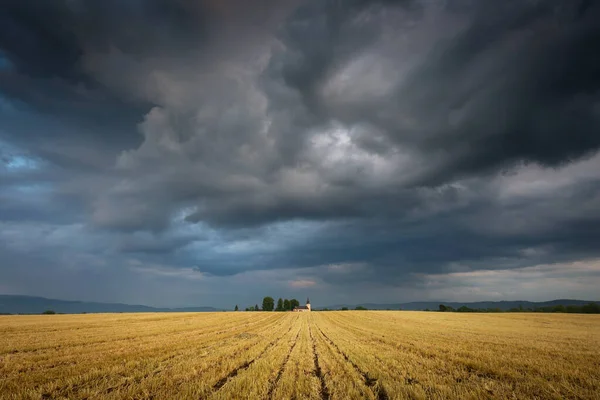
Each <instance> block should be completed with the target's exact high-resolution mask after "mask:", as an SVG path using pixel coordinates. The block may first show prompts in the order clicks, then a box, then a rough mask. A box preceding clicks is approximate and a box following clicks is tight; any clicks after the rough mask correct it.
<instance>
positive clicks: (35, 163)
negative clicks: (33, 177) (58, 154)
mask: <svg viewBox="0 0 600 400" xmlns="http://www.w3.org/2000/svg"><path fill="white" fill-rule="evenodd" d="M0 162H1V164H0V165H1V166H2V167H3V168H4V169H6V170H8V171H9V172H21V171H31V170H36V169H40V168H41V167H42V162H41V161H40V160H38V159H36V158H35V157H31V156H29V155H27V154H26V153H25V152H23V151H20V150H19V149H18V148H16V147H15V146H12V145H11V144H9V143H7V142H5V141H2V140H0Z"/></svg>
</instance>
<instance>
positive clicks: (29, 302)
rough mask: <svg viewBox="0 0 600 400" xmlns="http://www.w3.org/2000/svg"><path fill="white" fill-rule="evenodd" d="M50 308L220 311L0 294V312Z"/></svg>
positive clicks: (59, 310) (75, 311)
mask: <svg viewBox="0 0 600 400" xmlns="http://www.w3.org/2000/svg"><path fill="white" fill-rule="evenodd" d="M46 310H52V311H55V312H57V313H64V314H82V313H119V312H210V311H222V310H223V309H222V308H216V307H207V306H200V307H175V308H168V307H151V306H145V305H141V304H124V303H102V302H91V301H77V300H59V299H49V298H46V297H38V296H26V295H6V294H5V295H3V294H0V314H41V313H42V312H44V311H46Z"/></svg>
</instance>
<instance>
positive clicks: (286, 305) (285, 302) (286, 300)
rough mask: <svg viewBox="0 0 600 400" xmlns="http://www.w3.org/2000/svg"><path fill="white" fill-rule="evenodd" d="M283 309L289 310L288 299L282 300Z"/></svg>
mask: <svg viewBox="0 0 600 400" xmlns="http://www.w3.org/2000/svg"><path fill="white" fill-rule="evenodd" d="M283 309H284V311H290V310H291V307H290V301H289V300H288V299H285V300H283Z"/></svg>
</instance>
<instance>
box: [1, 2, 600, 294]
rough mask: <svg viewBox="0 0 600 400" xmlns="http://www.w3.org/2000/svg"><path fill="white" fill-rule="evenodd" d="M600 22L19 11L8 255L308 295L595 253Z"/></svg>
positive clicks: (258, 9)
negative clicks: (273, 286) (266, 285)
mask: <svg viewBox="0 0 600 400" xmlns="http://www.w3.org/2000/svg"><path fill="white" fill-rule="evenodd" d="M597 21H600V6H599V5H598V4H597V3H596V2H593V1H585V0H584V1H566V0H545V1H505V2H500V3H499V2H497V1H491V0H489V1H488V0H486V1H477V2H476V1H469V0H454V1H441V0H440V1H436V0H428V1H426V0H422V1H419V0H410V1H409V0H405V1H366V0H350V1H338V0H331V1H320V0H319V1H317V0H314V1H300V0H298V1H286V2H281V1H259V2H252V3H249V2H241V1H236V0H227V1H212V0H204V1H200V0H198V1H193V0H189V1H188V0H179V1H167V0H150V1H129V2H122V1H117V0H110V1H102V2H98V1H91V0H90V1H84V0H75V1H67V0H64V1H52V2H37V1H33V0H31V1H16V0H14V1H12V0H11V1H8V2H6V4H4V5H3V7H2V10H0V121H1V122H0V162H1V164H0V224H1V225H0V233H1V234H2V238H3V240H4V243H5V244H4V245H3V246H2V247H1V249H0V251H1V252H2V254H7V255H8V254H10V259H11V263H12V264H14V265H17V264H18V266H19V268H22V265H24V264H23V262H17V261H16V260H18V254H19V252H21V253H26V252H27V251H31V250H32V248H31V246H30V243H29V241H30V240H31V239H30V238H37V241H38V242H39V243H40V245H39V247H38V248H37V250H36V257H39V258H36V260H46V261H45V262H47V263H48V265H49V267H48V268H50V269H57V270H58V269H60V265H61V263H64V262H65V259H68V257H67V256H66V255H65V254H72V255H73V260H75V261H73V262H69V263H67V264H68V265H70V266H72V267H73V268H75V266H77V268H80V267H81V265H87V264H90V265H92V266H94V267H93V268H92V270H93V271H94V273H99V274H100V272H98V271H105V275H103V279H104V280H105V283H106V282H108V281H110V279H108V275H106V274H109V272H106V271H110V274H114V276H115V279H116V280H118V279H119V278H118V277H119V276H121V277H124V278H123V282H128V283H127V285H130V286H131V285H135V282H136V279H137V278H136V277H138V275H139V284H140V285H141V286H140V287H142V286H143V285H150V283H149V282H151V281H152V280H153V279H168V280H169V282H171V281H172V280H177V279H183V280H186V279H187V280H189V281H193V282H196V283H197V284H199V285H200V283H198V282H200V281H201V280H202V279H208V280H210V282H220V283H218V284H217V286H218V285H223V286H222V287H223V288H225V287H228V286H227V283H225V282H234V281H235V280H236V279H241V278H239V276H243V277H244V279H246V278H248V274H253V273H254V274H257V275H256V276H263V277H264V276H267V277H274V278H273V282H280V281H279V280H278V279H281V282H283V283H282V284H284V285H288V284H289V285H290V287H292V288H306V289H307V290H309V289H308V288H316V287H318V286H319V285H320V284H326V285H333V286H336V287H338V288H339V290H345V289H343V288H348V287H350V286H352V285H356V284H358V283H360V282H365V284H366V285H367V284H373V285H376V287H381V286H385V285H388V286H394V285H396V286H402V285H418V284H419V282H422V281H423V279H424V278H423V275H424V274H425V275H428V276H429V275H432V276H433V275H436V274H448V273H454V272H456V271H461V273H462V272H464V271H479V270H494V271H498V270H503V269H520V268H526V267H529V266H531V265H537V264H543V263H545V264H550V263H553V262H564V263H568V262H570V261H574V260H586V259H592V258H596V257H598V256H599V255H600V254H599V253H598V249H597V246H596V241H597V238H598V237H600V232H598V229H597V228H596V227H597V226H599V225H598V222H599V221H596V219H597V218H596V217H595V216H596V215H600V175H599V174H598V172H597V171H598V170H599V169H600V156H599V155H598V153H597V152H598V148H599V147H600V135H599V134H598V132H600V78H599V77H600V58H598V56H597V54H600V45H599V43H600V28H599V27H600V24H598V23H597ZM24 259H25V258H24ZM103 260H104V261H105V262H106V260H109V262H110V263H111V265H112V266H113V267H111V268H107V267H106V266H102V265H103V264H102V261H103ZM4 268H7V267H4ZM36 268H39V267H36ZM94 268H97V269H94ZM60 270H61V274H63V275H64V276H67V275H68V269H60ZM92 270H87V269H85V268H84V269H82V270H78V272H77V274H74V275H73V276H74V278H73V279H74V280H77V279H82V278H81V277H83V276H86V274H88V275H87V276H91V275H89V274H92V272H90V271H92ZM280 271H283V272H280ZM38 272H39V271H38ZM0 273H1V269H0ZM279 273H281V274H282V275H277V274H279ZM132 274H133V275H132ZM136 274H138V275H136ZM269 274H270V275H269ZM286 274H290V275H293V276H290V277H289V278H287V277H286ZM17 275H18V274H16V275H15V274H8V273H6V274H5V276H6V279H9V278H10V277H14V276H17ZM63 275H61V276H63ZM75 275H76V276H75ZM92 275H93V274H92ZM453 276H454V275H453ZM295 277H297V279H295ZM275 278H276V279H275ZM11 279H12V278H11ZM14 279H17V278H14ZM248 279H250V278H248ZM286 279H287V280H286ZM449 279H450V278H449ZM452 279H455V278H454V277H453V278H452ZM456 279H458V278H456ZM469 279H471V278H469ZM227 280H229V281H227ZM288 280H289V282H288ZM15 282H16V281H15ZM18 282H19V284H20V285H21V284H22V283H23V282H24V280H23V276H21V275H19V277H18ZM152 282H155V283H157V284H158V282H159V281H158V280H157V281H152ZM207 282H208V281H207ZM286 282H287V283H286ZM452 282H453V283H452V284H455V285H458V283H457V281H456V280H452ZM70 284H71V283H70V282H69V283H68V284H65V288H68V286H69V285H70ZM235 284H237V283H235ZM124 285H125V284H124ZM206 285H208V286H207V287H209V286H210V285H211V283H206ZM377 285H379V286H377ZM117 286H118V285H117ZM258 286H260V285H258ZM258 286H257V287H256V288H254V289H251V290H257V291H258V290H259V289H260V288H259V287H258ZM148 287H150V286H148ZM365 287H366V286H365ZM189 288H191V289H190V290H191V291H192V292H193V291H194V289H193V285H192V286H190V287H189ZM117 289H118V288H116V286H115V289H114V290H117ZM122 289H123V288H121V289H118V290H122ZM238 289H239V288H238ZM238 289H236V290H238ZM65 290H66V289H65ZM232 290H233V289H232ZM249 290H250V289H249ZM310 290H316V289H310ZM348 290H350V289H348ZM364 290H365V296H368V295H369V292H368V290H370V289H364ZM138 292H139V293H142V292H143V290H142V289H140V290H139V291H138ZM174 292H177V290H176V289H175V290H174ZM136 293H137V292H136ZM375 293H376V292H371V295H375ZM140 296H143V294H141V295H140ZM186 296H188V295H187V294H186ZM186 298H189V297H186Z"/></svg>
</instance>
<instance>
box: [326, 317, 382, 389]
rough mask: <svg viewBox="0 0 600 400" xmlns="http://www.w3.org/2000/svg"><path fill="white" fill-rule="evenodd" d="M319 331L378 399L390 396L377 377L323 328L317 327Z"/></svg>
mask: <svg viewBox="0 0 600 400" xmlns="http://www.w3.org/2000/svg"><path fill="white" fill-rule="evenodd" d="M317 331H319V333H320V334H321V335H322V336H323V337H324V338H325V340H326V341H327V342H328V343H329V344H330V345H331V346H332V347H333V348H334V349H335V350H336V351H337V352H338V353H339V354H340V355H341V356H342V357H343V358H344V360H346V361H347V362H348V363H349V364H350V365H352V367H353V368H354V369H355V370H356V372H358V374H359V375H360V376H362V378H363V380H364V382H365V384H366V385H367V386H368V387H369V389H371V391H372V392H373V394H374V395H375V397H376V398H377V400H388V399H389V396H388V394H387V392H386V391H385V388H384V387H383V386H382V385H381V383H380V382H379V381H378V380H377V378H373V377H372V376H370V375H369V373H368V372H365V371H363V370H362V369H361V368H360V367H359V366H358V365H356V363H355V362H354V361H352V360H351V359H350V357H348V355H347V354H346V353H344V352H343V351H342V349H340V348H339V346H338V345H337V344H336V343H335V342H334V341H333V340H331V339H330V338H329V336H327V335H326V334H325V333H324V332H323V330H321V329H320V328H319V327H317Z"/></svg>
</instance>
